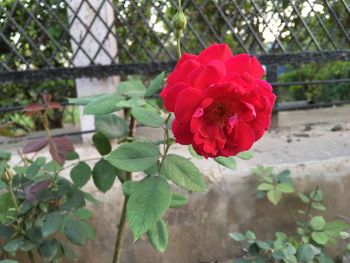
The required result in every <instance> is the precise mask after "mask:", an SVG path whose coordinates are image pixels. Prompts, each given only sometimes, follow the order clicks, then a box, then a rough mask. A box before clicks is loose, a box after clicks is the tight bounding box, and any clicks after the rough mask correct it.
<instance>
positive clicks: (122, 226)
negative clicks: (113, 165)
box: [112, 173, 132, 263]
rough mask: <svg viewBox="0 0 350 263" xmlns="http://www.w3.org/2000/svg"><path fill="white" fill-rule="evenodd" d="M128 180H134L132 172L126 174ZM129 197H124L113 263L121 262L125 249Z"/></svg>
mask: <svg viewBox="0 0 350 263" xmlns="http://www.w3.org/2000/svg"><path fill="white" fill-rule="evenodd" d="M126 181H132V174H131V173H127V174H126V180H125V182H126ZM128 200H129V197H128V196H125V197H124V203H123V208H122V213H121V216H120V220H119V226H118V235H117V240H116V242H115V249H114V256H113V261H112V263H120V258H121V253H122V249H123V242H124V237H125V226H126V221H127V220H126V212H127V211H126V206H127V203H128Z"/></svg>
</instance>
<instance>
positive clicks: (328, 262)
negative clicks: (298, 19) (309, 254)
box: [317, 255, 334, 263]
mask: <svg viewBox="0 0 350 263" xmlns="http://www.w3.org/2000/svg"><path fill="white" fill-rule="evenodd" d="M317 260H318V262H319V263H334V260H333V259H332V258H330V257H327V256H326V255H320V256H318V257H317Z"/></svg>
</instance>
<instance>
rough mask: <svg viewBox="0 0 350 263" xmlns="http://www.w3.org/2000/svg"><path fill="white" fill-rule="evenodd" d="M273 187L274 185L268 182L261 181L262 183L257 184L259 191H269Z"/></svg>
mask: <svg viewBox="0 0 350 263" xmlns="http://www.w3.org/2000/svg"><path fill="white" fill-rule="evenodd" d="M273 188H274V186H273V184H269V183H262V184H259V185H258V188H257V189H258V190H259V191H269V190H271V189H273Z"/></svg>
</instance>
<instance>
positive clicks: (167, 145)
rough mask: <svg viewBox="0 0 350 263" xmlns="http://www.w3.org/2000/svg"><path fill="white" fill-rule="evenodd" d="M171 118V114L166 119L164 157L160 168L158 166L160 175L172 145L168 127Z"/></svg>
mask: <svg viewBox="0 0 350 263" xmlns="http://www.w3.org/2000/svg"><path fill="white" fill-rule="evenodd" d="M170 118H171V114H169V115H168V117H167V118H166V120H165V123H164V138H163V140H164V142H163V155H162V159H161V160H160V163H159V166H158V174H159V173H160V169H161V168H162V165H163V162H164V159H165V156H166V155H167V153H168V151H169V148H170V146H171V143H169V142H168V140H169V129H168V127H167V126H168V123H169V120H170Z"/></svg>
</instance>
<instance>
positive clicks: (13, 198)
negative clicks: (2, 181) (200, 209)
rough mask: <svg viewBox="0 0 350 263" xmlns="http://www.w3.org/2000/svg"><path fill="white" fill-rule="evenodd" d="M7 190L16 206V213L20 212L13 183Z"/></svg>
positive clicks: (10, 183)
mask: <svg viewBox="0 0 350 263" xmlns="http://www.w3.org/2000/svg"><path fill="white" fill-rule="evenodd" d="M7 189H8V191H9V192H10V194H11V198H12V201H13V203H14V204H15V208H16V211H17V212H18V204H17V199H16V196H15V193H14V192H13V189H12V181H10V182H9V184H8V187H7Z"/></svg>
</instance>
